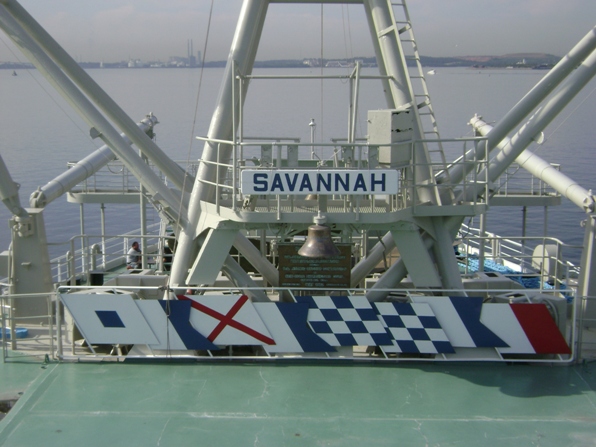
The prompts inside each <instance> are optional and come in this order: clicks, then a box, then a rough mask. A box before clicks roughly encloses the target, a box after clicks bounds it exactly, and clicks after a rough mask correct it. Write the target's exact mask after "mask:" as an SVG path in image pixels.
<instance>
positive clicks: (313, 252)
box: [298, 223, 341, 258]
mask: <svg viewBox="0 0 596 447" xmlns="http://www.w3.org/2000/svg"><path fill="white" fill-rule="evenodd" d="M298 254H299V255H300V256H305V257H307V258H332V257H334V256H339V255H340V254H341V253H340V251H339V249H338V248H337V247H336V246H335V245H334V244H333V241H332V240H331V228H329V227H328V226H327V225H325V224H319V223H316V224H314V225H311V226H310V227H308V235H307V236H306V242H304V245H303V246H302V247H300V250H298Z"/></svg>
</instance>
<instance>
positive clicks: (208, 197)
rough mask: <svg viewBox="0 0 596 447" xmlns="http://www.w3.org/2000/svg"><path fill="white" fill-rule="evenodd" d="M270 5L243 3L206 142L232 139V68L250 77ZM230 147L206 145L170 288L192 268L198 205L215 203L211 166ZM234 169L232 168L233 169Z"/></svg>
mask: <svg viewBox="0 0 596 447" xmlns="http://www.w3.org/2000/svg"><path fill="white" fill-rule="evenodd" d="M268 6H269V2H268V1H266V0H245V1H244V3H243V5H242V10H241V12H240V18H239V19H238V26H237V27H236V34H235V35H234V40H233V41H232V47H231V50H230V54H229V56H228V62H227V64H226V69H225V72H224V75H223V77H222V85H221V88H220V91H219V98H218V104H217V107H216V111H215V113H214V115H213V118H212V119H211V124H210V126H209V132H208V138H210V139H217V140H227V141H231V140H232V139H233V138H234V137H235V136H234V135H232V133H233V125H234V122H233V117H234V116H238V113H236V111H237V110H238V109H239V108H240V105H241V104H242V103H243V102H244V98H245V97H246V91H247V89H243V90H242V95H234V79H235V76H232V75H233V73H232V70H233V69H234V67H236V69H237V70H238V71H239V72H241V73H242V74H250V73H252V68H253V64H254V60H255V57H256V53H257V48H258V44H259V40H260V37H261V33H262V30H263V23H264V21H265V16H266V15H267V8H268ZM232 150H233V147H232V146H231V145H224V144H222V145H219V144H214V143H209V142H206V143H205V146H204V149H203V154H202V159H203V160H205V161H206V162H207V163H201V164H200V165H199V170H198V173H197V177H196V179H195V183H194V186H193V190H192V193H191V196H190V202H189V209H188V219H189V222H190V225H189V226H188V228H183V229H182V230H181V232H180V235H179V244H178V249H177V251H176V256H175V257H174V262H173V264H172V272H171V277H170V281H171V284H173V285H180V284H184V282H185V278H186V275H187V273H188V269H189V268H190V266H191V265H192V263H193V261H194V259H193V257H194V256H196V255H197V253H198V242H197V240H196V239H197V236H198V234H197V226H198V225H199V219H200V217H201V210H200V202H201V201H202V200H204V201H210V202H213V201H214V199H215V194H216V188H215V187H214V186H213V185H212V184H207V183H205V182H212V183H214V182H215V181H216V179H217V175H218V166H217V165H214V164H212V163H217V162H223V163H227V162H228V161H229V160H230V158H231V153H232ZM235 168H236V166H234V169H235ZM226 169H227V168H225V167H222V168H221V169H219V173H220V174H221V176H222V178H223V176H224V175H225V172H226Z"/></svg>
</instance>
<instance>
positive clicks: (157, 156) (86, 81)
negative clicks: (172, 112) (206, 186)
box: [0, 0, 190, 192]
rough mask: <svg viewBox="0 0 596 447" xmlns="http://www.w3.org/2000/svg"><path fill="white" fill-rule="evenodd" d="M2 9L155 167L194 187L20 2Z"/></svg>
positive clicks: (10, 1)
mask: <svg viewBox="0 0 596 447" xmlns="http://www.w3.org/2000/svg"><path fill="white" fill-rule="evenodd" d="M0 3H2V5H3V6H4V8H5V9H6V11H7V13H8V14H10V15H11V16H12V17H13V18H14V20H15V21H16V22H18V23H19V25H20V26H21V27H22V28H23V29H24V30H25V31H26V32H27V34H28V35H29V36H30V37H31V38H32V39H33V40H34V41H35V42H36V43H37V44H38V45H39V46H40V48H43V50H44V52H45V53H46V54H47V55H49V57H51V58H52V59H53V60H54V62H55V63H56V64H57V65H58V66H59V67H60V68H61V69H62V70H63V71H64V73H66V74H67V75H68V76H69V77H70V79H71V80H72V81H73V82H74V83H75V84H76V85H77V86H78V87H79V88H80V89H81V90H82V91H83V92H85V94H86V95H87V96H88V97H89V98H90V99H91V100H93V101H94V102H95V104H96V105H97V106H98V107H99V108H100V109H101V110H102V111H103V112H104V113H105V114H106V115H107V116H108V117H109V118H110V119H111V120H112V121H113V122H114V123H115V124H116V125H117V126H118V127H120V129H122V131H123V132H124V133H125V134H126V135H127V136H128V137H129V138H130V139H131V141H132V142H133V143H134V144H135V145H136V146H137V147H138V148H139V149H140V150H141V151H142V152H143V153H144V154H145V155H146V156H147V157H149V159H150V160H151V161H152V162H153V163H155V165H156V166H157V167H158V168H159V169H160V170H161V171H162V172H163V173H164V174H165V175H166V176H167V177H168V178H169V179H170V180H171V181H172V183H173V184H174V185H176V187H178V188H179V189H180V190H184V188H185V187H186V188H188V191H189V192H190V185H188V186H187V183H190V182H185V181H184V176H185V173H184V170H183V169H182V168H181V167H180V166H179V165H178V164H177V163H175V162H174V161H173V160H171V159H170V158H169V157H168V156H167V155H166V154H165V153H164V152H163V151H162V150H161V149H160V148H159V147H158V146H157V145H156V144H155V143H154V142H153V141H152V140H151V139H150V138H149V137H148V136H147V135H145V133H144V132H142V131H141V130H140V129H139V128H138V127H137V126H136V124H135V122H134V121H133V120H132V119H131V118H130V117H129V116H128V115H127V114H126V113H125V112H124V111H123V110H122V109H121V108H120V107H119V106H118V104H116V102H115V101H114V100H113V99H112V98H110V96H109V95H108V94H107V93H106V92H104V91H103V90H102V88H101V87H100V86H99V85H98V84H97V83H96V82H95V81H94V80H93V79H92V78H91V76H89V75H88V74H87V73H86V72H85V70H83V69H82V68H81V67H80V66H79V64H77V62H76V61H75V60H74V59H73V58H72V57H70V55H69V54H68V53H67V52H66V51H65V50H64V49H63V48H62V47H61V46H60V45H59V44H58V42H56V41H55V40H54V38H53V37H52V36H50V35H49V34H48V33H47V32H46V30H45V29H43V27H42V26H41V25H39V23H37V21H36V20H35V19H34V18H33V17H31V15H29V13H28V12H27V11H26V10H25V9H24V8H23V7H22V6H21V5H20V4H19V3H18V2H17V1H16V0H1V2H0Z"/></svg>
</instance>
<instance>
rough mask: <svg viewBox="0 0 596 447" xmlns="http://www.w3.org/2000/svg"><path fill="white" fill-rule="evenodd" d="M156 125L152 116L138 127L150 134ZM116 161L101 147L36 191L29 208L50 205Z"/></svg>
mask: <svg viewBox="0 0 596 447" xmlns="http://www.w3.org/2000/svg"><path fill="white" fill-rule="evenodd" d="M156 123H157V119H156V118H155V117H154V116H153V115H151V116H149V117H147V118H145V119H144V120H143V121H141V122H140V123H139V124H138V126H139V127H140V128H141V130H143V132H148V131H149V130H151V129H153V126H154V124H156ZM120 135H121V136H122V138H123V139H124V141H126V142H127V143H128V144H131V143H132V142H131V141H130V139H129V138H128V137H127V136H126V135H124V134H120ZM115 159H116V155H115V154H114V153H113V152H112V150H111V149H110V148H109V146H107V145H104V146H102V147H100V148H99V149H97V150H96V151H94V152H93V153H91V154H89V155H88V156H87V157H85V158H83V159H82V160H80V161H79V162H77V163H76V164H75V165H74V166H73V167H72V168H70V169H68V170H67V171H65V172H63V173H62V174H60V175H59V176H57V177H56V178H54V179H53V180H50V181H49V182H48V183H47V184H45V185H44V186H42V187H41V188H39V189H38V190H37V191H34V192H33V193H32V194H31V197H29V206H31V207H32V208H43V207H46V206H47V205H48V204H49V203H51V202H53V201H54V200H56V199H57V198H58V197H61V196H62V195H63V194H65V193H66V192H68V191H70V189H71V188H73V187H74V186H76V185H77V184H79V183H81V182H82V181H84V180H85V179H87V178H89V177H91V176H92V175H93V174H95V173H96V172H97V171H99V170H100V169H101V168H103V167H104V166H106V165H107V164H108V163H109V162H111V161H113V160H115Z"/></svg>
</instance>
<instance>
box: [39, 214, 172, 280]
mask: <svg viewBox="0 0 596 447" xmlns="http://www.w3.org/2000/svg"><path fill="white" fill-rule="evenodd" d="M159 228H160V224H153V225H151V226H149V227H148V228H147V230H148V234H145V235H140V234H139V233H138V231H135V232H129V233H125V234H121V235H93V234H87V235H78V236H74V237H72V238H71V239H70V240H69V241H67V242H65V243H61V244H52V248H53V251H56V250H58V249H59V247H64V250H63V252H64V254H63V255H61V256H58V257H56V258H53V259H52V260H51V261H50V264H51V272H52V279H53V281H54V283H56V284H76V283H77V281H78V282H80V281H81V280H83V281H86V280H87V279H88V275H89V272H92V271H98V270H99V271H109V270H111V269H114V268H118V267H121V266H123V265H124V264H125V259H126V254H127V252H128V250H129V249H130V246H131V244H132V241H133V240H137V241H139V242H140V243H141V245H145V246H146V247H147V250H148V251H147V252H146V253H143V254H142V255H141V257H142V261H143V265H145V266H147V267H149V266H151V267H154V268H160V267H162V265H161V258H160V256H159V255H158V254H159V252H160V251H161V250H160V249H161V247H163V244H164V240H166V239H168V237H165V236H160V235H159V233H158V230H159Z"/></svg>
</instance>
